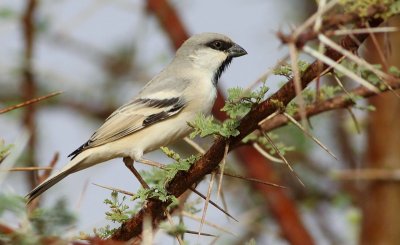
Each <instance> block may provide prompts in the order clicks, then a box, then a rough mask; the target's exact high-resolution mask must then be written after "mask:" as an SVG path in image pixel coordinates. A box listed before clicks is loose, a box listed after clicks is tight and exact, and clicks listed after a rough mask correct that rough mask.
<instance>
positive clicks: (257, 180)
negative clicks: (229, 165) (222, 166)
mask: <svg viewBox="0 0 400 245" xmlns="http://www.w3.org/2000/svg"><path fill="white" fill-rule="evenodd" d="M217 174H220V173H219V172H217ZM224 175H226V176H229V177H233V178H238V179H242V180H247V181H251V182H254V183H258V184H263V185H268V186H273V187H278V188H283V189H286V188H287V187H286V186H282V185H278V184H274V183H271V182H266V181H263V180H259V179H255V178H249V177H244V176H241V175H237V174H233V173H226V172H225V173H224Z"/></svg>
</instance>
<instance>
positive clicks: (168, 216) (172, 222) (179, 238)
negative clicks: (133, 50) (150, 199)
mask: <svg viewBox="0 0 400 245" xmlns="http://www.w3.org/2000/svg"><path fill="white" fill-rule="evenodd" d="M164 212H165V215H166V216H167V219H168V222H169V223H170V225H172V226H175V224H174V221H173V220H172V217H171V215H170V214H169V212H168V211H167V210H165V211H164ZM199 235H200V234H199ZM175 237H176V240H178V242H179V245H183V244H184V242H183V241H182V238H181V237H180V236H179V235H175Z"/></svg>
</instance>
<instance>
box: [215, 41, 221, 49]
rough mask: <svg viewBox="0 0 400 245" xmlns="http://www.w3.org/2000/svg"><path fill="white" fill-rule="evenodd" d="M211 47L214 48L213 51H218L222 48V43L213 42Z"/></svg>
mask: <svg viewBox="0 0 400 245" xmlns="http://www.w3.org/2000/svg"><path fill="white" fill-rule="evenodd" d="M213 46H214V48H215V49H218V50H220V49H221V48H222V42H221V41H215V42H214V43H213Z"/></svg>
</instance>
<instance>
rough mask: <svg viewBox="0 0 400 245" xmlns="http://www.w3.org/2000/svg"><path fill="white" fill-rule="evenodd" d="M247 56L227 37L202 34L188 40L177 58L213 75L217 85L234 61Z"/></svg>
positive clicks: (216, 34)
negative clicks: (236, 58)
mask: <svg viewBox="0 0 400 245" xmlns="http://www.w3.org/2000/svg"><path fill="white" fill-rule="evenodd" d="M246 54H247V52H246V50H244V49H243V48H242V47H240V46H239V45H238V44H236V43H235V42H233V41H232V40H231V39H230V38H229V37H227V36H225V35H222V34H218V33H201V34H197V35H193V36H192V37H190V38H189V39H188V40H186V41H185V42H184V43H183V44H182V46H181V47H180V48H179V49H178V51H177V53H176V57H177V58H179V59H181V60H185V62H190V64H191V65H192V66H193V67H194V68H195V69H199V70H201V71H202V72H207V73H210V74H212V79H213V82H214V83H215V84H216V83H217V82H218V79H219V78H220V76H221V74H222V72H223V71H224V70H225V69H226V67H227V66H228V65H229V64H230V62H231V61H232V59H233V58H235V57H239V56H243V55H246Z"/></svg>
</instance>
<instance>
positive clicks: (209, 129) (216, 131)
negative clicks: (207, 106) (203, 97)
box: [189, 114, 239, 138]
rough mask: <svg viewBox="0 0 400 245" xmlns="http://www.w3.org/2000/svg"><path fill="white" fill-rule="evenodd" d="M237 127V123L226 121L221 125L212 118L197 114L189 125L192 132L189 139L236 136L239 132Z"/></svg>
mask: <svg viewBox="0 0 400 245" xmlns="http://www.w3.org/2000/svg"><path fill="white" fill-rule="evenodd" d="M238 125H239V122H238V121H235V120H232V119H228V120H225V121H224V122H223V123H222V124H221V123H219V122H217V121H216V120H215V119H214V117H212V116H208V117H206V116H204V114H199V115H197V117H196V118H195V120H194V122H192V123H189V126H191V127H192V128H193V129H194V131H193V132H192V133H191V134H190V138H194V137H196V136H197V135H200V137H206V136H209V135H221V136H223V137H230V136H236V135H238V134H239V131H238V130H237V129H236V127H237V126H238Z"/></svg>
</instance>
